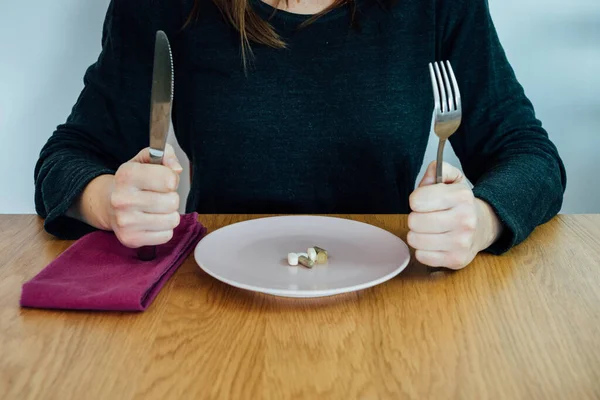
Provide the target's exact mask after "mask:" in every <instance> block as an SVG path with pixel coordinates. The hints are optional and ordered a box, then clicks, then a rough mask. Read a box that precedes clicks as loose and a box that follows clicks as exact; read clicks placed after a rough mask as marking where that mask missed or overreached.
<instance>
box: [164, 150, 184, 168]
mask: <svg viewBox="0 0 600 400" xmlns="http://www.w3.org/2000/svg"><path fill="white" fill-rule="evenodd" d="M163 164H164V165H165V166H167V167H169V168H171V169H172V170H173V171H175V172H177V173H180V172H181V171H183V167H182V166H181V164H180V163H179V160H178V159H177V155H176V154H175V149H173V146H171V145H170V144H168V143H167V146H166V147H165V157H164V158H163Z"/></svg>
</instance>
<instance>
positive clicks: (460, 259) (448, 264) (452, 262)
mask: <svg viewBox="0 0 600 400" xmlns="http://www.w3.org/2000/svg"><path fill="white" fill-rule="evenodd" d="M415 258H416V259H417V260H418V261H419V262H420V263H421V264H423V265H427V266H430V267H444V268H450V269H454V270H457V269H461V268H464V267H466V266H467V265H469V264H470V263H471V261H473V258H474V256H467V255H459V254H458V253H451V252H445V251H427V250H417V251H415Z"/></svg>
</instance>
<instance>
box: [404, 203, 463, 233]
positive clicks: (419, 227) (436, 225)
mask: <svg viewBox="0 0 600 400" xmlns="http://www.w3.org/2000/svg"><path fill="white" fill-rule="evenodd" d="M455 214H456V213H455V212H454V209H450V210H445V211H433V212H429V213H419V212H412V213H410V214H409V215H408V229H410V230H411V231H412V232H415V233H446V232H450V231H451V230H452V229H453V228H454V226H455V218H456V217H455Z"/></svg>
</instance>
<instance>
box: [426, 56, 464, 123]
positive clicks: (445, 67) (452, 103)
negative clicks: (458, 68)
mask: <svg viewBox="0 0 600 400" xmlns="http://www.w3.org/2000/svg"><path fill="white" fill-rule="evenodd" d="M429 74H430V75H431V85H432V86H433V97H434V100H435V108H436V110H439V111H440V112H442V113H446V112H451V111H458V110H460V109H461V101H460V91H459V90H458V83H457V82H456V77H455V76H454V71H453V70H452V65H450V61H446V62H445V63H444V62H437V61H436V62H434V63H433V64H431V63H430V64H429Z"/></svg>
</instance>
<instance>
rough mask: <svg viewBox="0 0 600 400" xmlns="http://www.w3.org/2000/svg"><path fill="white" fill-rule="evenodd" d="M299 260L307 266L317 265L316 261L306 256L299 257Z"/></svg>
mask: <svg viewBox="0 0 600 400" xmlns="http://www.w3.org/2000/svg"><path fill="white" fill-rule="evenodd" d="M298 262H299V263H300V264H302V265H304V266H305V267H307V268H312V267H313V266H314V265H315V262H314V261H312V260H311V259H309V258H307V257H304V256H300V257H298Z"/></svg>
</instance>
